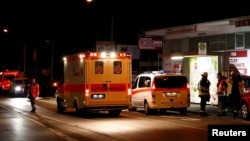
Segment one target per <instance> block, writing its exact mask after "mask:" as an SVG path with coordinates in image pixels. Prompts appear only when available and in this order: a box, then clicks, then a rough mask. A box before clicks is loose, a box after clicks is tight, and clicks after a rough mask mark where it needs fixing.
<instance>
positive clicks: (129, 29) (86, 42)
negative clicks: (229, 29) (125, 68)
mask: <svg viewBox="0 0 250 141" xmlns="http://www.w3.org/2000/svg"><path fill="white" fill-rule="evenodd" d="M168 2H169V1H164V0H154V1H152V0H94V1H93V2H92V3H86V2H85V0H1V1H0V6H1V8H0V27H1V30H2V29H3V28H8V30H9V32H8V33H7V34H6V33H3V32H2V33H1V36H0V37H1V38H0V48H1V56H0V65H9V64H12V65H13V66H16V65H18V64H21V66H22V64H23V63H22V60H23V59H22V55H23V54H22V55H20V52H22V47H23V46H27V49H28V50H29V51H27V54H26V55H27V56H29V58H32V51H33V48H35V47H38V48H41V47H43V48H42V50H43V52H45V53H44V54H43V55H44V56H45V57H46V56H50V49H49V47H50V46H51V42H45V41H48V40H49V41H52V40H53V47H54V53H55V61H60V59H61V57H62V55H66V54H73V53H77V52H82V51H87V50H95V41H97V40H99V41H110V40H111V31H112V30H111V27H112V26H111V25H112V24H111V23H112V22H111V21H112V19H113V40H114V41H115V42H116V43H117V44H130V45H135V44H137V36H138V34H141V33H142V32H143V31H146V30H151V29H159V28H167V27H173V26H181V25H187V24H193V23H200V22H207V21H212V20H220V19H226V18H231V17H237V16H245V15H250V10H249V7H248V4H246V2H244V1H243V2H240V1H235V2H234V3H232V4H231V3H229V2H228V3H225V4H224V5H223V4H221V3H220V4H219V2H218V1H215V2H213V1H207V2H204V1H200V2H192V1H171V3H168ZM44 50H47V53H46V51H44ZM30 52H31V53H30ZM41 52H42V51H41ZM5 58H11V60H10V61H8V63H7V64H6V59H5ZM20 58H21V59H20ZM47 58H48V57H47ZM3 60H4V61H3ZM7 60H9V59H7Z"/></svg>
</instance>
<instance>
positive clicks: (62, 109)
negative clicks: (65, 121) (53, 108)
mask: <svg viewBox="0 0 250 141" xmlns="http://www.w3.org/2000/svg"><path fill="white" fill-rule="evenodd" d="M65 109H66V108H65V107H63V106H61V104H60V103H57V112H58V113H63V112H64V111H65Z"/></svg>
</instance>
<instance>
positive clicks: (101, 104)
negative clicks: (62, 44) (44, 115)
mask: <svg viewBox="0 0 250 141" xmlns="http://www.w3.org/2000/svg"><path fill="white" fill-rule="evenodd" d="M63 60H64V80H63V83H62V84H59V86H58V88H57V91H56V101H57V111H58V112H59V113H63V112H64V111H65V110H66V109H67V108H71V109H73V111H74V112H75V113H78V114H79V113H86V111H108V114H109V115H110V116H119V115H120V113H121V111H122V110H123V109H128V106H129V102H130V96H131V85H132V84H131V83H132V68H131V66H132V65H131V55H130V54H128V53H126V52H116V53H114V52H113V53H112V52H110V53H106V52H86V53H81V54H75V55H69V56H66V57H64V59H63Z"/></svg>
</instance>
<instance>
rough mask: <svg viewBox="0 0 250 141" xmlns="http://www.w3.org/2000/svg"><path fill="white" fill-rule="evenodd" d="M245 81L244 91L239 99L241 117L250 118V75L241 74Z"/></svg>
mask: <svg viewBox="0 0 250 141" xmlns="http://www.w3.org/2000/svg"><path fill="white" fill-rule="evenodd" d="M241 77H242V78H243V79H244V82H245V93H244V94H243V95H242V97H241V100H240V108H241V117H242V118H243V119H244V120H248V119H250V76H248V75H241Z"/></svg>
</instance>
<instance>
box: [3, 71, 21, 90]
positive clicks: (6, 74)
mask: <svg viewBox="0 0 250 141" xmlns="http://www.w3.org/2000/svg"><path fill="white" fill-rule="evenodd" d="M19 77H21V72H20V71H19V70H5V71H2V72H0V92H1V93H4V92H8V91H9V89H10V84H11V80H12V79H14V78H19Z"/></svg>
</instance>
